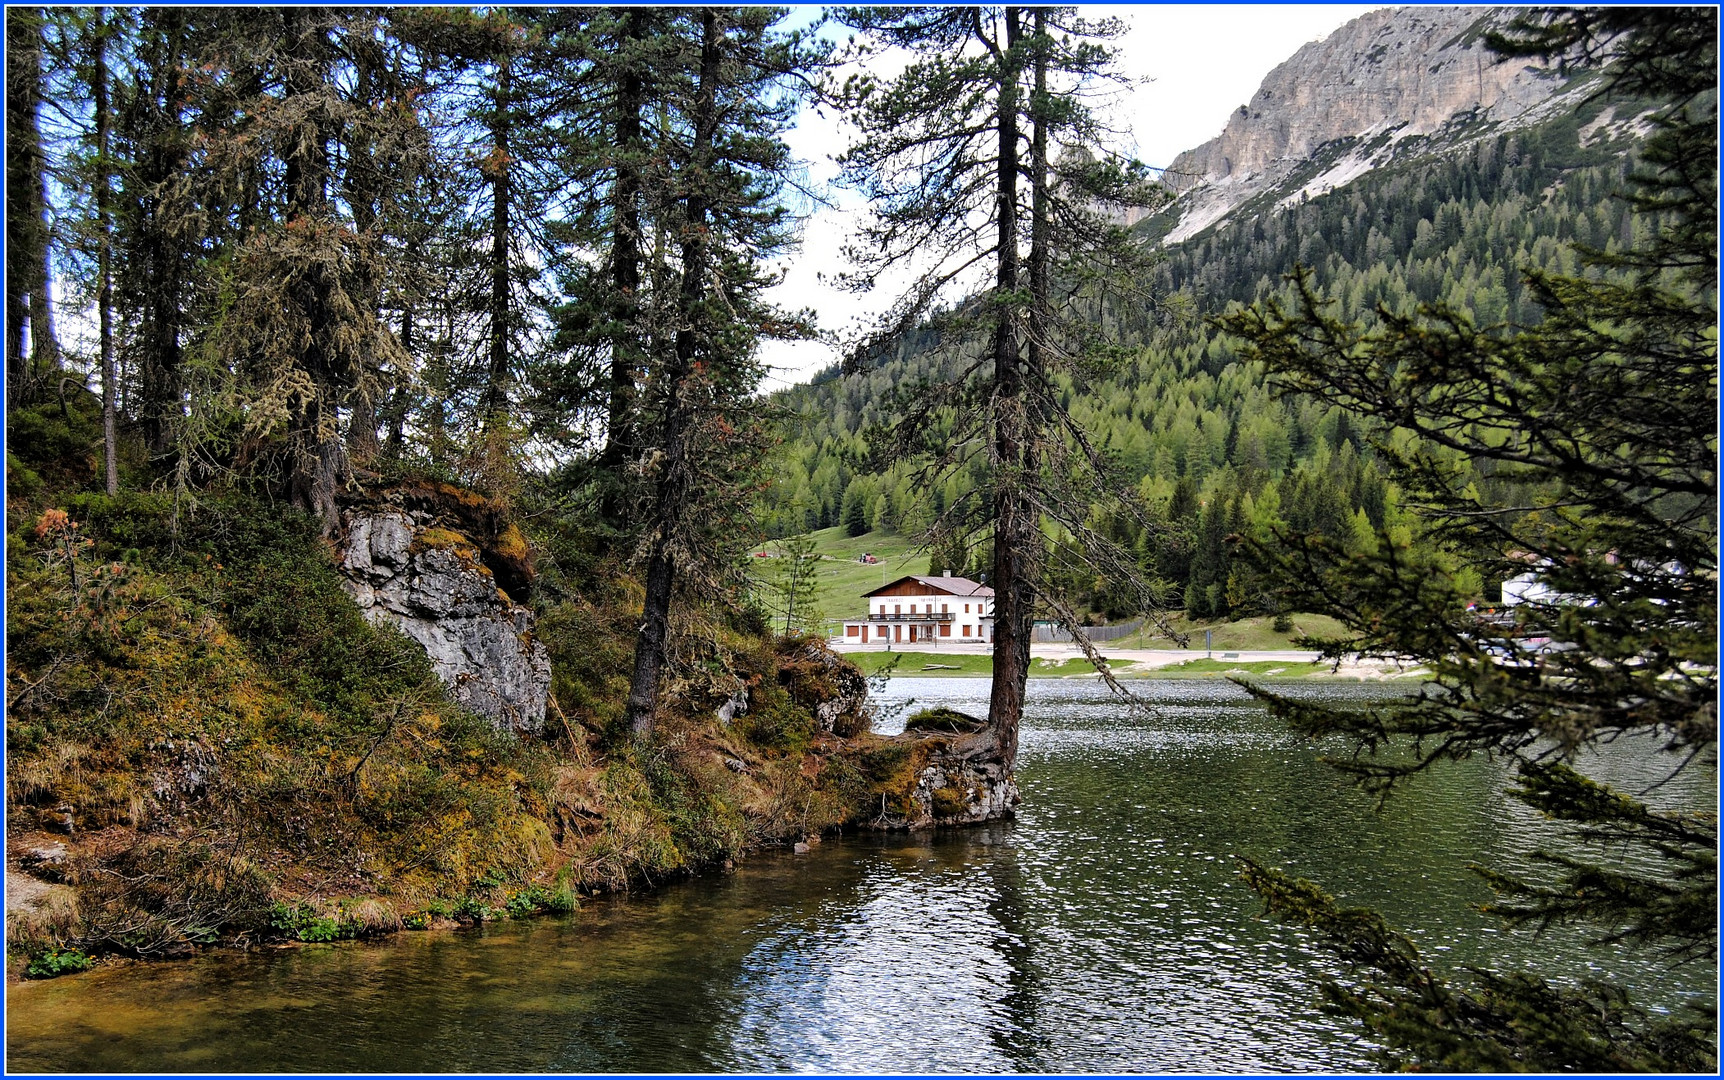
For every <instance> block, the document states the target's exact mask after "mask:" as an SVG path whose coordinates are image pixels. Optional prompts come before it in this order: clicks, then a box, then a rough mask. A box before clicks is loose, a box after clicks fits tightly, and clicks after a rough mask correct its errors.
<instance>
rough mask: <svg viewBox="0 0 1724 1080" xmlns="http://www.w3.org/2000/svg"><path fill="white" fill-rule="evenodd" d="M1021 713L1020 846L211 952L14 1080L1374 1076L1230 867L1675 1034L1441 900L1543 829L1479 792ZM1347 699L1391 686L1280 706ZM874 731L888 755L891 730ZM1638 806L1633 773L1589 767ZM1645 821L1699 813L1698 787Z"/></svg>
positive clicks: (893, 846) (1119, 719)
mask: <svg viewBox="0 0 1724 1080" xmlns="http://www.w3.org/2000/svg"><path fill="white" fill-rule="evenodd" d="M1132 685H1133V688H1134V689H1135V690H1137V691H1138V692H1139V693H1140V694H1142V695H1144V696H1146V697H1147V698H1149V699H1150V704H1149V707H1148V708H1145V709H1140V710H1133V709H1130V708H1128V707H1126V706H1125V705H1124V704H1122V703H1120V702H1118V701H1116V700H1114V699H1113V698H1111V697H1110V696H1109V694H1108V692H1107V691H1106V689H1105V688H1104V687H1101V686H1100V685H1099V684H1098V683H1097V682H1096V681H1095V680H1093V679H1061V680H1055V679H1046V680H1032V683H1031V688H1030V695H1029V701H1030V705H1029V707H1028V710H1027V713H1026V716H1025V720H1024V729H1023V738H1022V750H1021V754H1020V760H1019V765H1018V772H1019V782H1020V785H1021V788H1022V791H1023V796H1024V802H1023V805H1022V806H1021V807H1020V808H1019V814H1018V818H1017V820H1016V821H1014V822H1010V823H1003V824H995V825H990V826H983V827H978V828H974V829H969V830H957V831H947V832H937V833H934V834H913V835H906V834H887V835H875V834H866V833H864V834H849V835H845V836H841V837H828V838H827V839H826V840H825V842H824V843H821V844H819V845H817V846H815V847H814V848H812V850H810V851H809V852H808V853H807V854H805V855H791V854H788V853H765V854H761V855H758V856H755V857H752V858H750V859H748V860H746V861H744V862H742V863H740V864H739V865H738V867H737V869H736V871H735V872H734V873H732V874H729V875H723V876H714V877H707V878H700V879H695V880H691V881H685V882H679V883H676V884H673V885H670V886H667V887H665V888H662V889H660V890H657V891H655V892H652V893H650V894H647V895H643V896H636V897H627V898H623V897H617V898H606V899H600V900H591V901H588V902H587V903H586V904H585V905H584V906H583V908H582V910H581V911H580V912H579V913H578V914H576V915H574V916H570V917H564V918H542V919H535V920H528V921H523V922H506V923H496V924H490V925H487V926H484V927H481V928H474V929H468V930H459V931H441V932H428V933H404V934H400V935H397V936H395V937H393V938H390V939H388V940H385V941H381V942H372V943H361V942H344V943H338V944H332V945H321V946H307V947H296V948H285V949H262V950H256V951H253V952H250V953H241V952H234V951H212V952H208V953H205V954H203V955H200V956H198V957H196V958H194V959H191V960H188V961H181V962H164V963H155V964H124V965H116V966H110V967H105V968H101V969H98V970H95V971H91V972H87V973H84V974H80V975H74V976H68V977H64V978H61V979H56V980H51V981H44V982H34V983H24V984H21V985H17V986H14V987H12V988H10V989H9V991H8V995H7V1005H8V1009H7V1012H8V1015H7V1050H8V1061H7V1065H8V1067H9V1071H98V1072H122V1071H150V1072H213V1071H220V1072H230V1071H232V1072H275V1071H318V1072H343V1071H363V1072H372V1071H375V1072H603V1071H639V1072H769V1071H770V1072H780V1071H822V1072H982V1073H992V1072H1073V1071H1079V1072H1295V1071H1304V1072H1310V1071H1323V1072H1337V1071H1348V1070H1368V1069H1370V1068H1371V1065H1370V1063H1369V1060H1368V1058H1367V1057H1366V1054H1367V1051H1368V1049H1369V1047H1368V1046H1367V1045H1366V1044H1365V1043H1364V1042H1363V1041H1362V1040H1361V1038H1360V1037H1359V1036H1358V1035H1357V1033H1356V1032H1355V1030H1354V1029H1352V1028H1351V1027H1350V1026H1348V1025H1347V1024H1346V1023H1344V1022H1343V1021H1340V1020H1337V1019H1335V1018H1332V1017H1328V1016H1325V1015H1323V1014H1322V1013H1321V1012H1320V1011H1319V1010H1318V1008H1317V1007H1316V990H1315V985H1314V979H1315V978H1316V976H1317V975H1319V974H1320V973H1322V972H1324V971H1326V970H1330V967H1329V965H1330V961H1329V960H1328V959H1327V958H1326V957H1325V956H1324V955H1322V954H1320V953H1318V952H1316V951H1314V950H1312V949H1309V948H1307V947H1306V946H1305V945H1304V944H1303V943H1302V940H1301V938H1300V935H1299V934H1298V933H1297V932H1296V931H1293V930H1290V929H1287V928H1283V927H1279V926H1276V925H1274V924H1272V923H1268V922H1265V921H1263V920H1261V919H1260V918H1259V911H1260V905H1259V904H1258V902H1257V900H1256V898H1255V897H1254V896H1253V895H1252V894H1251V892H1250V891H1249V890H1248V889H1247V888H1245V886H1244V885H1243V883H1241V881H1240V880H1239V877H1238V871H1237V868H1236V865H1235V863H1234V861H1233V859H1234V857H1235V856H1236V855H1247V856H1250V857H1252V858H1255V859H1257V860H1258V861H1260V862H1264V863H1267V864H1271V865H1278V866H1282V867H1286V868H1288V869H1290V870H1292V871H1293V872H1295V873H1298V874H1300V875H1302V876H1306V877H1309V878H1311V879H1313V880H1315V881H1317V882H1319V883H1320V884H1322V885H1323V886H1324V887H1325V888H1326V889H1327V890H1328V891H1330V892H1332V893H1335V894H1337V895H1338V896H1339V897H1340V898H1341V899H1342V901H1343V902H1345V903H1347V904H1358V905H1365V906H1372V907H1376V908H1378V909H1379V910H1381V911H1382V912H1383V913H1384V915H1385V916H1386V917H1387V918H1388V919H1389V920H1390V921H1391V923H1393V924H1395V925H1397V926H1398V927H1400V928H1402V929H1403V930H1405V931H1407V932H1408V933H1409V934H1410V935H1411V936H1412V937H1413V938H1414V939H1415V940H1416V941H1417V942H1418V944H1419V947H1420V949H1421V950H1422V951H1423V952H1424V953H1425V955H1426V956H1427V957H1428V958H1430V959H1431V960H1432V961H1433V962H1434V963H1437V964H1439V965H1442V966H1445V967H1459V966H1460V965H1463V964H1497V963H1500V962H1502V961H1504V960H1505V959H1506V960H1509V961H1514V960H1525V959H1531V960H1534V961H1536V964H1537V966H1538V970H1539V971H1540V972H1541V973H1544V974H1547V975H1551V976H1560V977H1563V978H1576V977H1580V976H1583V975H1592V976H1607V977H1609V978H1611V979H1613V980H1614V981H1616V982H1618V983H1619V984H1621V985H1624V986H1627V987H1628V988H1629V989H1630V990H1631V992H1632V993H1633V994H1634V995H1635V996H1636V997H1637V998H1639V999H1642V1000H1646V1001H1648V1002H1652V1003H1655V1004H1658V1005H1660V1006H1662V1007H1673V1006H1675V1005H1678V1004H1680V1003H1681V1002H1683V1001H1687V1000H1702V1001H1713V1000H1715V993H1714V987H1715V985H1716V980H1717V969H1716V966H1715V965H1700V966H1694V965H1690V966H1688V967H1684V968H1676V969H1670V968H1667V967H1664V966H1663V965H1661V964H1658V963H1655V962H1650V961H1647V960H1646V959H1645V958H1643V957H1641V956H1639V955H1637V954H1635V953H1634V952H1633V951H1631V950H1622V949H1592V948H1588V947H1586V946H1585V945H1584V944H1583V943H1582V941H1581V939H1580V938H1578V937H1577V936H1576V935H1574V934H1572V933H1557V932H1552V933H1549V934H1546V935H1544V936H1543V937H1541V938H1538V939H1536V940H1535V939H1534V937H1533V935H1531V934H1530V933H1526V932H1520V931H1509V930H1506V929H1504V928H1502V927H1501V926H1500V925H1499V924H1498V923H1497V921H1496V920H1494V919H1490V918H1487V917H1485V916H1483V915H1480V914H1478V913H1477V912H1475V911H1473V910H1472V909H1471V908H1470V907H1469V905H1470V904H1473V903H1477V902H1480V901H1484V900H1486V899H1488V898H1489V896H1490V895H1491V894H1490V891H1489V889H1488V888H1486V887H1485V886H1484V884H1483V883H1482V882H1481V881H1480V880H1479V879H1478V878H1477V877H1476V876H1474V875H1473V874H1471V873H1470V872H1469V871H1468V870H1467V865H1468V864H1469V863H1474V862H1481V863H1489V864H1491V865H1493V866H1496V867H1499V868H1504V869H1509V870H1530V868H1531V867H1532V865H1533V864H1531V863H1530V862H1529V859H1528V856H1529V854H1530V852H1531V851H1532V850H1533V848H1534V847H1535V846H1536V845H1538V844H1540V843H1546V844H1548V843H1549V829H1548V827H1547V826H1545V825H1543V824H1542V823H1541V822H1540V821H1539V820H1538V818H1537V817H1536V815H1535V814H1533V813H1532V812H1531V811H1530V810H1528V809H1527V808H1525V807H1523V806H1521V805H1520V804H1519V803H1517V802H1515V801H1514V800H1512V799H1509V798H1507V797H1506V796H1505V795H1504V794H1503V791H1504V788H1505V786H1506V784H1507V782H1508V780H1509V778H1510V776H1511V770H1510V768H1509V766H1507V765H1505V764H1503V763H1500V762H1491V761H1487V760H1484V759H1482V758H1480V759H1473V760H1469V761H1466V762H1461V763H1457V764H1455V765H1452V766H1448V767H1444V768H1441V769H1438V770H1435V772H1434V773H1433V774H1431V775H1428V776H1424V777H1421V778H1420V779H1419V781H1418V782H1417V783H1416V784H1415V785H1414V787H1413V788H1412V789H1411V790H1410V791H1409V792H1408V793H1407V794H1406V795H1405V796H1402V797H1399V798H1397V799H1395V800H1393V801H1391V803H1390V804H1389V807H1388V809H1387V810H1386V811H1385V812H1383V813H1381V814H1378V813H1375V812H1373V802H1372V800H1371V799H1370V798H1368V797H1367V796H1365V795H1363V794H1362V793H1360V792H1358V791H1356V790H1353V789H1352V788H1350V787H1349V786H1347V785H1346V784H1345V783H1344V782H1343V781H1342V780H1341V779H1340V778H1339V777H1338V776H1336V774H1334V773H1333V772H1332V771H1330V770H1329V769H1328V768H1327V767H1325V766H1324V765H1322V764H1321V763H1320V762H1318V760H1317V756H1318V753H1319V751H1320V749H1321V748H1319V747H1313V746H1310V745H1307V744H1305V743H1302V742H1300V741H1299V740H1296V739H1294V738H1293V737H1292V736H1290V735H1288V734H1287V733H1286V732H1285V730H1284V729H1283V728H1281V727H1280V725H1278V724H1277V723H1275V722H1274V721H1272V720H1271V719H1270V718H1269V717H1268V716H1267V715H1266V714H1265V713H1264V712H1263V710H1262V709H1261V708H1260V707H1259V706H1257V705H1256V704H1255V703H1253V702H1252V701H1251V700H1250V699H1249V698H1248V697H1247V696H1246V695H1245V694H1244V693H1243V692H1242V691H1240V690H1239V689H1238V688H1237V687H1234V686H1232V685H1231V684H1229V683H1225V682H1222V681H1219V680H1217V681H1213V682H1211V681H1181V682H1173V681H1168V682H1155V681H1143V682H1137V683H1134V684H1132ZM987 687H988V684H987V682H986V681H985V680H958V679H951V680H939V679H895V680H893V681H892V683H891V684H890V686H889V689H888V691H887V695H886V697H887V699H888V701H889V702H894V701H895V702H897V703H900V704H901V703H902V702H904V701H905V700H907V699H912V698H913V699H914V700H915V701H916V702H917V703H918V705H920V704H944V705H948V706H951V707H953V708H957V709H960V710H964V711H968V712H973V713H977V714H980V713H983V712H985V711H986V701H987ZM1290 692H1297V693H1302V694H1314V695H1323V696H1325V697H1328V698H1339V699H1357V700H1361V701H1362V700H1366V699H1368V698H1370V697H1371V696H1381V695H1383V694H1384V693H1393V692H1396V691H1395V690H1394V689H1393V688H1392V687H1385V686H1382V685H1370V684H1351V683H1334V682H1331V683H1303V684H1300V685H1299V686H1298V687H1297V688H1296V689H1294V690H1290ZM903 715H904V713H903V711H902V710H900V711H899V712H898V714H897V718H896V721H895V723H894V721H893V720H892V719H890V718H888V719H886V720H884V721H883V724H882V728H881V729H882V730H891V729H892V727H893V726H897V727H901V726H902V716H903ZM1588 765H1589V768H1590V769H1591V771H1592V772H1593V774H1594V775H1596V776H1598V777H1599V778H1601V779H1607V780H1609V781H1611V782H1612V783H1615V784H1618V785H1620V786H1621V787H1622V788H1623V789H1625V790H1629V791H1634V792H1638V791H1640V790H1642V789H1644V788H1646V787H1647V786H1648V785H1650V784H1651V783H1652V782H1653V781H1654V780H1656V779H1658V778H1659V777H1660V776H1662V772H1661V771H1659V762H1658V761H1657V760H1656V759H1655V757H1654V755H1653V754H1652V753H1650V751H1649V748H1648V747H1646V746H1636V745H1633V744H1631V743H1626V742H1624V743H1618V744H1617V745H1615V746H1613V747H1610V748H1608V750H1607V754H1606V756H1604V757H1603V758H1600V759H1596V760H1593V761H1591V762H1589V763H1588ZM1650 797H1651V798H1653V799H1654V801H1655V802H1656V803H1657V804H1658V805H1688V806H1695V807H1712V806H1714V805H1715V804H1716V801H1717V774H1716V770H1715V769H1712V768H1706V769H1699V768H1696V769H1691V770H1689V771H1688V772H1686V773H1684V774H1682V775H1681V776H1679V777H1678V778H1677V779H1676V780H1675V781H1672V782H1671V783H1668V784H1665V785H1663V786H1662V787H1660V788H1658V789H1657V790H1656V791H1654V792H1652V794H1651V796H1650Z"/></svg>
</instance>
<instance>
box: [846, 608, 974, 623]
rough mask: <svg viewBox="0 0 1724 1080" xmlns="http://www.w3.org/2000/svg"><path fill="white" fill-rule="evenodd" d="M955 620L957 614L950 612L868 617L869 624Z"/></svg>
mask: <svg viewBox="0 0 1724 1080" xmlns="http://www.w3.org/2000/svg"><path fill="white" fill-rule="evenodd" d="M955 618H957V614H956V613H955V612H951V611H917V612H912V613H910V614H908V615H884V614H874V615H870V616H868V620H869V621H870V622H877V621H880V620H885V621H886V622H951V621H952V620H953V619H955ZM975 618H981V616H979V615H978V616H975ZM972 621H973V620H972Z"/></svg>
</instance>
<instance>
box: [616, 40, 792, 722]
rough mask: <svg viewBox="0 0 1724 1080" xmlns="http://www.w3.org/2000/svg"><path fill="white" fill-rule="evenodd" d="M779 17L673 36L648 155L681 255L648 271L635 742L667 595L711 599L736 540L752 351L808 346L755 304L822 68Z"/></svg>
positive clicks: (660, 642)
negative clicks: (765, 344)
mask: <svg viewBox="0 0 1724 1080" xmlns="http://www.w3.org/2000/svg"><path fill="white" fill-rule="evenodd" d="M782 15H783V11H782V10H781V9H769V8H700V9H690V10H686V11H682V12H679V14H678V18H677V20H676V22H675V24H674V25H673V26H672V27H671V30H670V32H672V33H674V34H677V35H678V40H679V41H680V42H681V43H682V46H683V62H682V63H681V64H679V65H678V66H677V67H676V68H674V69H671V70H672V71H674V72H676V73H677V77H676V78H675V79H674V81H671V82H669V83H668V84H667V85H666V86H665V91H666V92H665V94H664V96H663V98H662V99H661V102H662V107H663V108H664V109H665V110H666V112H668V113H670V114H672V115H673V116H674V117H675V122H673V123H671V124H668V125H666V130H665V132H664V138H663V141H662V142H660V143H659V144H658V146H657V147H656V149H657V152H658V154H660V155H662V156H663V157H664V159H665V160H666V161H667V163H668V165H669V168H668V169H667V171H666V175H665V177H664V178H663V181H662V183H661V185H660V186H659V191H658V193H657V196H656V199H655V201H654V203H653V204H652V207H651V208H652V210H653V212H654V213H655V214H656V215H659V216H660V220H661V221H662V222H663V228H664V229H665V231H666V232H667V233H668V234H669V235H670V236H673V237H674V238H675V243H676V254H677V258H676V261H675V263H674V264H673V265H667V266H663V267H654V268H653V269H652V270H651V272H652V273H661V272H662V273H667V274H669V275H671V276H672V277H673V279H674V281H675V283H676V287H675V290H674V293H672V292H669V291H668V290H667V291H666V300H667V303H666V304H665V306H664V307H663V308H662V309H660V310H659V311H658V312H655V313H654V314H653V316H652V319H653V322H654V323H656V325H654V326H652V327H651V333H650V334H649V335H648V339H647V340H648V341H649V342H650V343H651V352H649V358H650V361H651V365H652V377H651V378H650V379H649V381H648V383H647V385H646V387H645V388H644V390H643V393H642V397H643V399H644V400H643V403H642V407H641V412H642V415H643V417H644V419H646V420H647V421H649V422H650V423H648V424H643V430H644V431H646V432H647V433H648V434H647V436H646V437H647V438H648V439H650V442H649V443H648V445H647V446H646V447H645V449H644V452H643V453H642V457H641V461H640V466H639V468H640V470H641V474H642V475H641V483H642V485H643V487H644V488H645V492H644V495H643V502H644V508H643V511H642V513H641V522H640V528H641V533H642V539H641V542H640V557H641V562H643V563H644V564H645V567H646V581H645V585H646V597H645V602H644V605H643V611H642V616H641V629H640V632H639V634H638V635H637V639H636V645H635V660H634V671H633V675H632V677H631V679H630V683H629V695H628V701H627V706H626V709H627V711H626V719H627V723H628V726H629V729H630V731H631V732H632V733H633V734H634V735H635V736H636V737H644V736H648V735H650V734H651V732H652V730H653V716H654V710H655V708H656V706H657V699H658V692H659V687H660V684H661V682H662V678H663V673H664V669H665V665H666V662H667V659H668V650H669V644H670V624H671V607H672V601H673V596H674V594H675V592H676V591H677V590H678V589H685V590H687V589H690V588H691V587H695V588H696V589H697V590H698V587H699V586H701V585H703V584H704V585H705V586H707V588H706V590H704V591H707V592H708V593H709V594H710V592H711V590H712V586H713V585H714V584H716V579H717V577H718V576H719V574H720V573H721V572H722V568H723V565H724V560H723V553H724V552H725V551H727V550H731V549H732V548H733V547H734V545H735V544H736V543H737V540H738V532H739V530H738V528H737V524H738V520H739V514H740V512H741V511H742V508H743V506H744V502H743V500H742V499H741V498H740V497H739V494H740V493H739V491H738V488H739V485H740V481H742V480H743V479H745V478H746V477H747V475H748V473H749V471H750V469H751V468H752V466H753V463H754V462H755V461H757V460H758V458H757V455H758V453H759V450H760V449H761V447H762V445H763V444H762V438H761V436H762V433H761V432H760V431H759V430H758V426H757V421H756V420H754V419H751V418H750V416H749V415H747V414H748V413H749V412H752V411H753V410H752V409H748V408H745V406H746V405H747V404H748V403H749V397H750V395H751V394H752V393H753V391H754V388H755V386H756V385H757V383H758V381H759V378H760V365H759V361H758V357H757V355H756V347H757V343H758V341H759V340H760V339H761V338H762V337H763V336H772V335H776V336H791V335H796V334H801V333H806V330H805V329H804V328H803V323H802V321H801V320H800V319H798V318H795V317H791V316H788V315H786V314H785V313H783V312H780V311H778V310H776V309H775V308H773V307H772V306H771V305H769V304H767V303H766V302H765V301H764V300H763V299H762V297H761V292H762V290H763V289H764V288H765V287H766V285H767V283H768V281H769V278H768V276H767V274H766V272H765V268H764V261H765V260H766V259H767V258H769V257H771V255H772V254H774V253H775V252H778V251H780V250H782V249H783V248H784V246H785V245H786V244H788V243H789V242H790V240H791V234H790V226H791V224H792V222H791V219H790V216H789V212H788V211H787V210H786V208H785V207H784V206H783V204H782V203H781V201H780V199H779V195H780V192H781V190H782V188H783V185H784V182H785V178H786V176H787V174H788V170H789V167H790V162H791V159H790V155H789V151H788V149H787V148H786V147H785V144H784V142H783V140H782V138H781V137H780V136H781V133H782V132H783V131H784V129H785V127H786V126H787V125H788V124H789V122H790V120H791V118H792V116H793V115H794V110H795V107H796V80H798V79H799V78H801V79H805V78H806V74H807V72H808V71H809V70H811V69H812V68H813V66H814V65H815V64H816V62H817V60H818V54H817V53H816V52H815V51H813V50H811V48H810V47H809V45H808V43H807V40H806V38H805V36H804V35H803V34H800V33H791V34H783V33H780V32H778V31H776V30H775V29H774V28H773V24H774V23H776V22H777V21H778V20H779V19H780V18H781V17H782Z"/></svg>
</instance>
